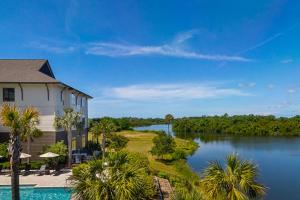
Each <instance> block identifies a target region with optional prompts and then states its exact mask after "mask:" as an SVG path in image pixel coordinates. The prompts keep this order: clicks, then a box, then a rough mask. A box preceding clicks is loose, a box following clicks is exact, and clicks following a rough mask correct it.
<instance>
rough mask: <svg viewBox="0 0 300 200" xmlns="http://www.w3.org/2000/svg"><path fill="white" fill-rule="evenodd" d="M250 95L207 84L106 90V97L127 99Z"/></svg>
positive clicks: (131, 86)
mask: <svg viewBox="0 0 300 200" xmlns="http://www.w3.org/2000/svg"><path fill="white" fill-rule="evenodd" d="M250 95H251V94H249V93H246V92H243V91H241V90H238V89H235V88H226V87H220V86H217V85H205V84H160V85H130V86H125V87H114V88H108V89H106V90H105V92H104V96H106V97H113V98H119V99H127V100H172V99H174V100H178V99H184V100H187V99H209V98H220V97H228V96H250Z"/></svg>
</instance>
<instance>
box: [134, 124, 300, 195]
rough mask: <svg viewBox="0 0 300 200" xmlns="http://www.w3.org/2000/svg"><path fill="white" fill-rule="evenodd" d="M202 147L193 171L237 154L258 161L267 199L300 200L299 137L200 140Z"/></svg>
mask: <svg viewBox="0 0 300 200" xmlns="http://www.w3.org/2000/svg"><path fill="white" fill-rule="evenodd" d="M140 130H165V131H166V132H167V126H166V125H153V126H149V127H142V128H140ZM196 141H197V142H198V143H199V145H200V148H199V149H198V150H197V151H196V152H195V153H194V154H193V155H192V156H191V157H189V158H188V163H189V165H190V166H191V167H192V169H193V170H195V171H196V172H198V173H200V172H201V171H202V170H203V169H204V168H205V167H206V166H207V164H208V162H209V161H213V160H219V161H224V158H225V157H226V155H228V154H230V153H233V152H236V153H238V154H239V156H240V157H241V158H243V159H249V160H252V161H253V162H255V163H256V164H257V165H258V166H259V169H260V174H261V175H260V181H261V182H263V183H264V184H265V185H267V186H268V187H269V188H270V189H269V191H268V195H267V198H266V199H267V200H282V199H287V197H288V199H289V200H294V199H295V200H296V199H300V192H299V191H300V173H299V169H300V138H299V137H228V136H226V137H225V136H222V137H212V136H209V137H206V138H205V137H201V139H196Z"/></svg>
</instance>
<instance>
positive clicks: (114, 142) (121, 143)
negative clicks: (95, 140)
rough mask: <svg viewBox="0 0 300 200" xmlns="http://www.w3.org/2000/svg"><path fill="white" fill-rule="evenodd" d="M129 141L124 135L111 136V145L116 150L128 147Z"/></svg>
mask: <svg viewBox="0 0 300 200" xmlns="http://www.w3.org/2000/svg"><path fill="white" fill-rule="evenodd" d="M128 141H129V139H128V138H126V137H124V136H122V135H116V134H112V135H110V136H109V147H110V148H112V149H115V150H120V149H123V148H124V147H126V145H127V143H128Z"/></svg>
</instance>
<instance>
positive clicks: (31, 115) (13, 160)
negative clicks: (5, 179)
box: [0, 104, 38, 200]
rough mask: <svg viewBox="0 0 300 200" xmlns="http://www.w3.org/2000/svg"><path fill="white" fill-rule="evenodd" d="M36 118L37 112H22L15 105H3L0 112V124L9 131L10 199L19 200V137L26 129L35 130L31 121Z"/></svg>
mask: <svg viewBox="0 0 300 200" xmlns="http://www.w3.org/2000/svg"><path fill="white" fill-rule="evenodd" d="M35 118H38V112H37V111H36V110H35V109H34V108H32V107H28V108H26V109H25V110H24V111H23V112H22V111H20V110H18V109H17V107H16V106H15V105H9V104H4V105H3V106H2V107H1V110H0V122H1V124H2V125H3V126H5V127H7V128H8V129H9V130H10V134H9V137H10V141H9V154H10V166H11V189H12V199H13V200H19V199H20V192H19V164H20V153H21V150H22V147H21V143H20V136H21V135H23V134H25V132H26V131H28V129H27V128H28V127H29V126H31V127H32V128H35V125H34V123H33V121H35Z"/></svg>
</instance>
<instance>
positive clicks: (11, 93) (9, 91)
mask: <svg viewBox="0 0 300 200" xmlns="http://www.w3.org/2000/svg"><path fill="white" fill-rule="evenodd" d="M3 101H8V102H12V101H15V88H3Z"/></svg>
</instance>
